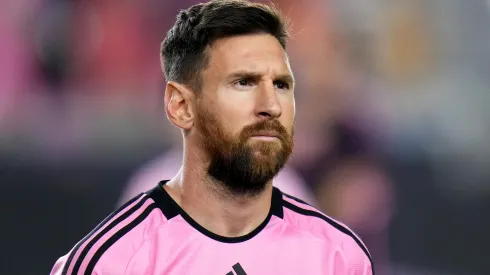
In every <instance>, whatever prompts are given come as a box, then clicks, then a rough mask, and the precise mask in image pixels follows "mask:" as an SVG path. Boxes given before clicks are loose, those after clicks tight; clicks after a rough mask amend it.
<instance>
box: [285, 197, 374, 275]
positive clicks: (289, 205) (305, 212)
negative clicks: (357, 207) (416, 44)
mask: <svg viewBox="0 0 490 275" xmlns="http://www.w3.org/2000/svg"><path fill="white" fill-rule="evenodd" d="M283 205H284V207H286V208H288V209H290V210H292V211H294V212H296V213H298V214H300V215H305V216H311V217H317V218H320V219H322V220H324V221H325V222H327V223H328V224H330V225H331V226H333V227H335V228H336V229H337V230H339V231H340V232H342V233H344V234H346V235H348V236H349V237H351V238H352V239H353V240H354V241H355V242H356V243H357V245H358V246H359V247H360V248H361V249H362V251H363V252H364V254H366V256H367V257H368V259H369V261H370V262H371V268H372V271H373V275H374V263H373V259H372V258H371V254H370V253H369V251H368V249H367V247H366V246H365V245H364V244H363V243H362V241H361V240H360V239H359V237H357V236H356V235H355V234H354V233H352V232H351V231H350V230H349V229H347V228H346V227H345V226H343V225H341V224H339V223H337V222H336V221H335V220H333V219H332V218H330V217H328V216H327V215H325V214H323V213H321V212H319V211H313V210H309V209H304V208H301V207H299V206H297V205H294V204H292V203H290V202H288V201H286V200H283Z"/></svg>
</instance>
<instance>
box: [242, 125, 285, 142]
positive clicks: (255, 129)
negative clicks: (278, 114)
mask: <svg viewBox="0 0 490 275" xmlns="http://www.w3.org/2000/svg"><path fill="white" fill-rule="evenodd" d="M262 131H273V132H276V133H277V136H278V137H279V139H281V140H283V141H286V140H287V139H288V138H289V134H288V131H287V130H286V128H285V127H284V126H283V125H282V124H281V123H280V122H279V121H277V120H264V121H260V122H258V123H255V124H252V125H249V126H246V127H244V128H243V130H242V132H241V134H240V139H241V140H245V139H247V138H249V137H251V136H254V135H255V134H257V133H259V132H262Z"/></svg>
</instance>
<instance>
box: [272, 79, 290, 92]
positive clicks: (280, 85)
mask: <svg viewBox="0 0 490 275" xmlns="http://www.w3.org/2000/svg"><path fill="white" fill-rule="evenodd" d="M274 87H276V88H277V89H280V90H289V84H288V83H286V82H284V81H274Z"/></svg>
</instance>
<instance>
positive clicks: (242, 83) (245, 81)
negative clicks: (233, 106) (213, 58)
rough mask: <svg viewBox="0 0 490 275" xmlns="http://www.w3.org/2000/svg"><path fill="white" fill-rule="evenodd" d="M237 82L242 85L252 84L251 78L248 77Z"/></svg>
mask: <svg viewBox="0 0 490 275" xmlns="http://www.w3.org/2000/svg"><path fill="white" fill-rule="evenodd" d="M237 84H238V85H240V86H248V85H250V80H248V79H240V80H238V81H237Z"/></svg>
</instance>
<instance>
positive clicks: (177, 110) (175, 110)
mask: <svg viewBox="0 0 490 275" xmlns="http://www.w3.org/2000/svg"><path fill="white" fill-rule="evenodd" d="M193 99H194V94H193V92H192V91H191V90H189V89H188V88H187V87H185V86H184V85H182V84H179V83H176V82H173V81H169V82H167V85H166V88H165V111H166V113H167V117H168V119H169V120H170V122H172V124H173V125H175V126H176V127H178V128H180V129H183V130H189V129H190V128H191V127H192V125H193V124H194V112H193V109H192V100H193Z"/></svg>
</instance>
